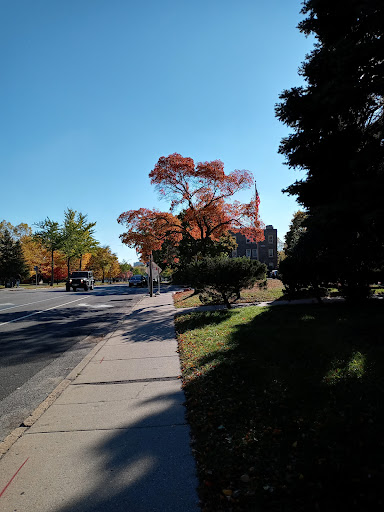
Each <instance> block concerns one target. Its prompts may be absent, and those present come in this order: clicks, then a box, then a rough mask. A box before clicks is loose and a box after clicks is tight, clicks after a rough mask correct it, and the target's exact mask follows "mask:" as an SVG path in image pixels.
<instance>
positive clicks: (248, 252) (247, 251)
mask: <svg viewBox="0 0 384 512" xmlns="http://www.w3.org/2000/svg"><path fill="white" fill-rule="evenodd" d="M245 255H246V257H247V258H250V257H251V249H245Z"/></svg>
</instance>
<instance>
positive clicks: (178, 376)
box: [71, 375, 181, 386]
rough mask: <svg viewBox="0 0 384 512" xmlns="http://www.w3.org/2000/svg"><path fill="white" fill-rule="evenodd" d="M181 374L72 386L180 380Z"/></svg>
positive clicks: (73, 383) (84, 383)
mask: <svg viewBox="0 0 384 512" xmlns="http://www.w3.org/2000/svg"><path fill="white" fill-rule="evenodd" d="M180 379H181V377H180V375H175V376H170V377H148V378H146V379H124V380H107V381H97V382H72V384H71V385H72V386H94V385H98V384H99V385H103V386H104V385H108V384H132V383H134V382H165V381H169V380H180Z"/></svg>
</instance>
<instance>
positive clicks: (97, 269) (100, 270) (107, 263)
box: [88, 245, 120, 283]
mask: <svg viewBox="0 0 384 512" xmlns="http://www.w3.org/2000/svg"><path fill="white" fill-rule="evenodd" d="M116 262H117V263H118V259H117V256H116V254H114V253H113V252H112V251H111V248H110V247H109V246H108V245H104V246H103V247H97V248H96V249H95V250H94V252H93V254H92V256H91V259H90V260H89V263H88V269H89V270H93V271H94V273H95V276H96V277H97V278H98V279H101V281H102V282H103V283H104V282H105V278H106V277H109V276H111V275H112V274H113V277H116V275H118V274H119V272H120V266H119V267H118V268H116V266H114V265H115V263H116ZM116 272H117V274H116ZM115 274H116V275H115Z"/></svg>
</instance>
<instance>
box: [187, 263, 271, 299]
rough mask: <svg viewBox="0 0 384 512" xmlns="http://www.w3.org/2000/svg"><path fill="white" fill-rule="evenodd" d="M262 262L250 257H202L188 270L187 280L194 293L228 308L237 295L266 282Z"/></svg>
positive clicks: (238, 296)
mask: <svg viewBox="0 0 384 512" xmlns="http://www.w3.org/2000/svg"><path fill="white" fill-rule="evenodd" d="M266 270H267V267H266V266H265V265H264V263H260V261H257V260H251V259H249V258H245V257H244V258H229V257H227V256H217V257H215V258H210V257H204V258H202V259H201V260H198V261H196V262H194V263H191V264H190V265H188V267H187V273H188V280H189V282H190V284H191V285H192V286H193V287H194V288H195V290H196V291H197V292H201V296H202V298H203V297H204V295H205V296H206V297H207V298H208V299H209V300H212V299H213V300H220V301H222V302H224V304H225V305H226V306H227V308H230V307H231V303H232V302H233V301H235V300H236V299H239V298H240V292H241V290H242V289H244V288H249V287H250V286H252V285H253V284H254V283H255V282H256V281H258V280H262V279H265V275H266Z"/></svg>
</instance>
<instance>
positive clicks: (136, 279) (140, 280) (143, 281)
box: [128, 274, 147, 288]
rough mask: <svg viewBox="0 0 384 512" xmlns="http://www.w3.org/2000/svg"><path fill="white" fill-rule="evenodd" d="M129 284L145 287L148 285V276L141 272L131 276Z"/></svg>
mask: <svg viewBox="0 0 384 512" xmlns="http://www.w3.org/2000/svg"><path fill="white" fill-rule="evenodd" d="M128 286H130V287H131V286H140V287H141V288H143V287H144V286H147V278H146V277H145V276H142V275H140V274H137V275H135V276H132V277H130V278H129V281H128Z"/></svg>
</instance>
